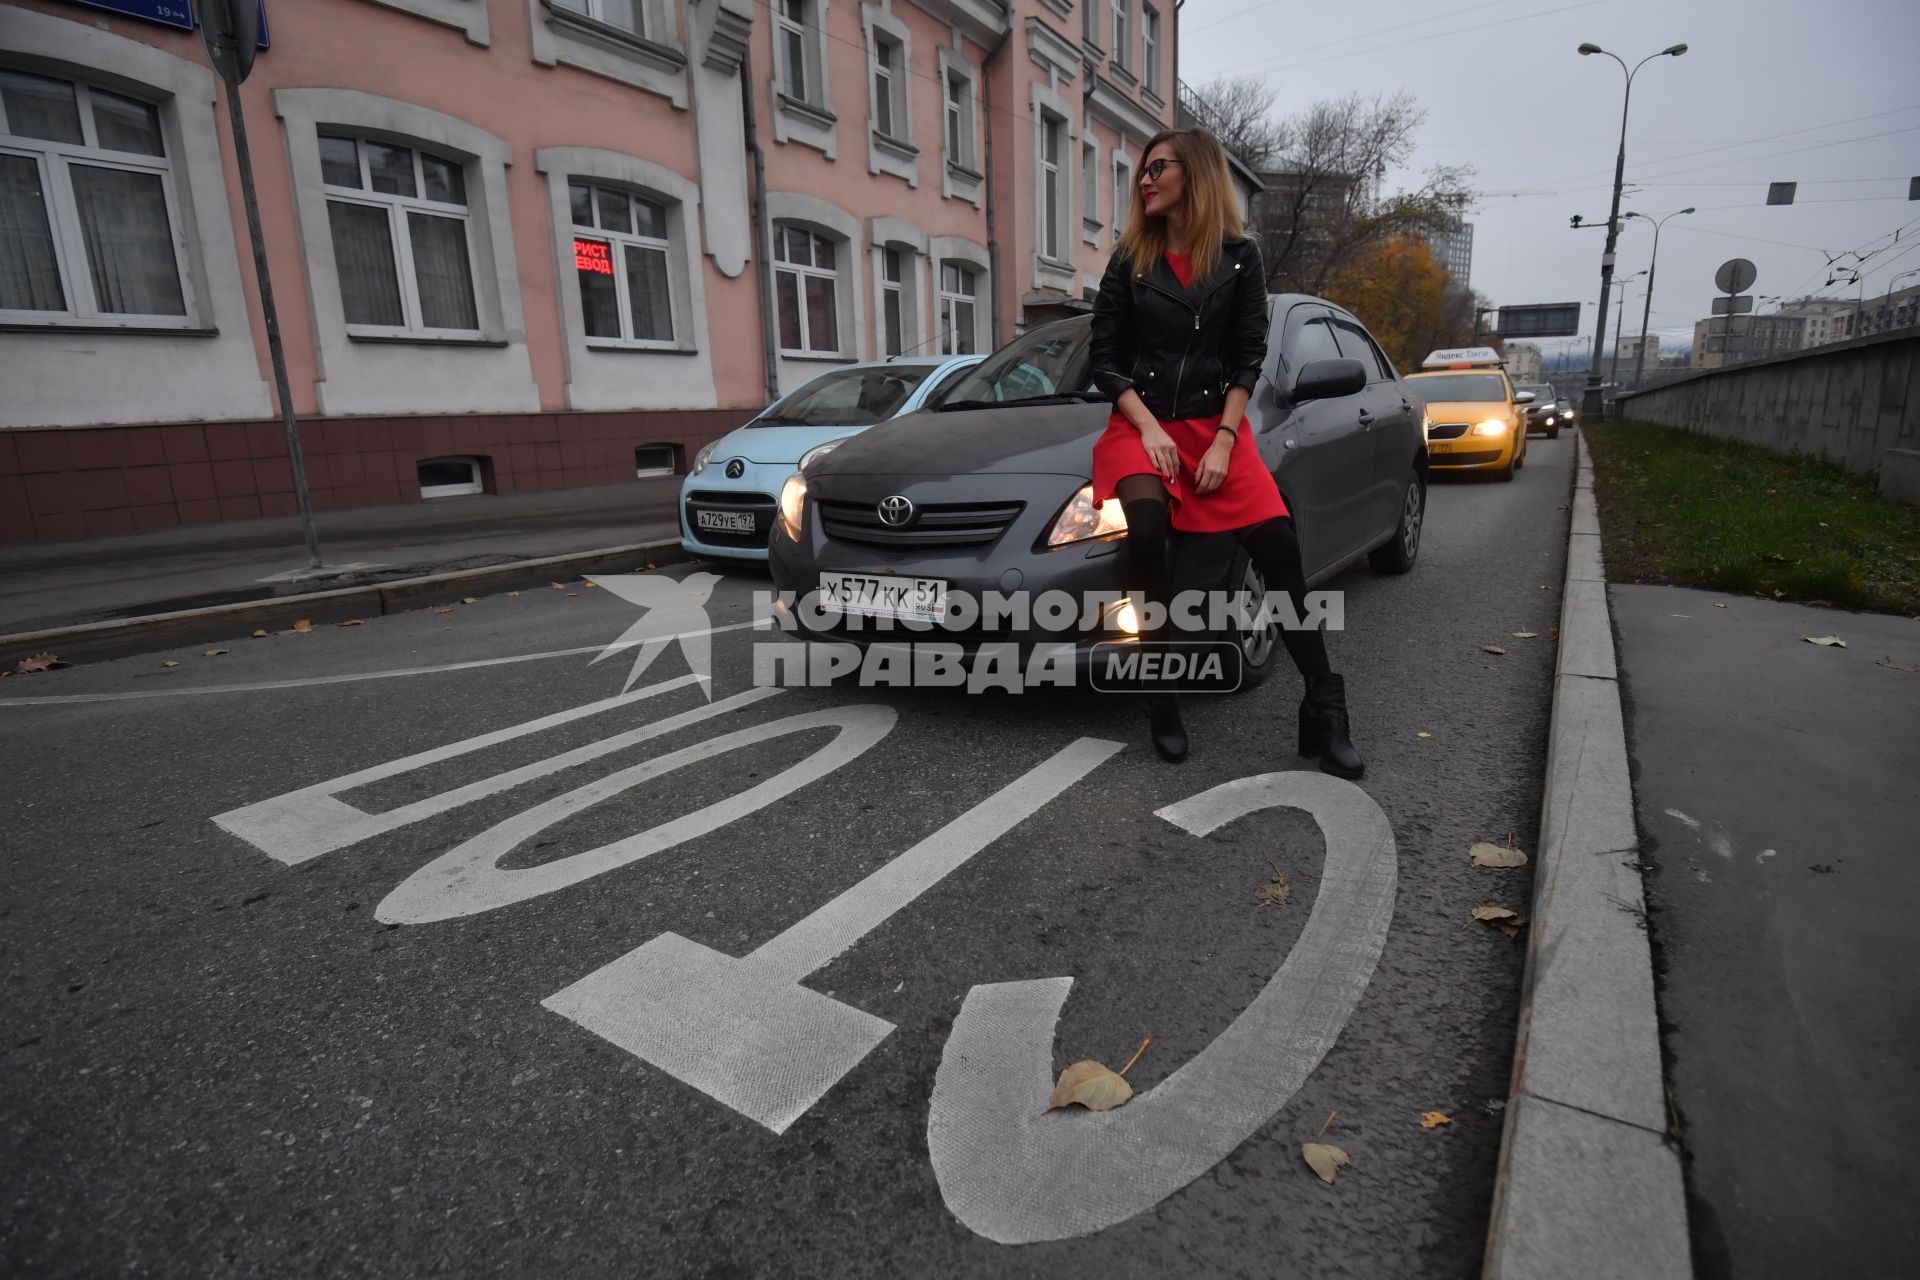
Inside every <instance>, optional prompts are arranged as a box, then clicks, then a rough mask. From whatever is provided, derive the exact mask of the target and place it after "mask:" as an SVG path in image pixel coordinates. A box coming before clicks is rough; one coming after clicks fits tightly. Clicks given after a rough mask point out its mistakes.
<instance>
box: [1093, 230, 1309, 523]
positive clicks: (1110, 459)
mask: <svg viewBox="0 0 1920 1280" xmlns="http://www.w3.org/2000/svg"><path fill="white" fill-rule="evenodd" d="M1167 265H1168V266H1169V267H1172V268H1173V274H1174V276H1175V277H1176V278H1177V279H1178V280H1179V281H1180V283H1181V285H1182V286H1186V285H1188V284H1190V283H1191V282H1192V280H1193V266H1192V264H1191V263H1190V262H1189V261H1188V260H1187V257H1186V255H1185V254H1179V253H1169V254H1168V255H1167ZM1160 427H1161V429H1162V430H1164V431H1165V432H1166V433H1167V434H1168V435H1169V436H1172V437H1173V445H1174V448H1176V449H1177V450H1179V452H1180V471H1179V474H1178V475H1176V476H1175V477H1174V478H1173V482H1172V483H1171V484H1169V485H1167V493H1168V496H1169V498H1170V499H1171V501H1170V503H1169V507H1168V513H1167V516H1168V520H1169V522H1170V523H1171V524H1172V525H1173V527H1174V528H1176V529H1181V530H1185V531H1186V532H1189V533H1218V532H1222V531H1225V530H1229V529H1244V528H1246V527H1247V526H1248V525H1255V524H1259V523H1260V522H1261V521H1262V520H1271V519H1273V518H1274V517H1275V516H1284V515H1286V514H1287V504H1286V503H1285V502H1284V501H1282V500H1281V497H1280V490H1279V488H1278V487H1277V486H1275V484H1274V483H1273V474H1272V473H1271V472H1269V471H1268V470H1267V466H1266V464H1265V463H1264V462H1262V461H1261V460H1260V451H1259V450H1258V449H1257V448H1255V447H1254V444H1253V438H1252V433H1251V432H1250V431H1248V430H1247V426H1246V423H1245V422H1242V423H1241V425H1240V431H1239V435H1238V438H1237V439H1236V440H1235V441H1234V442H1233V453H1232V454H1231V455H1230V456H1229V459H1228V462H1227V476H1226V479H1224V480H1222V481H1221V482H1220V487H1219V488H1218V489H1215V490H1214V491H1213V492H1212V493H1206V494H1202V493H1196V492H1195V491H1194V487H1193V484H1194V481H1193V476H1194V472H1195V471H1197V470H1198V469H1199V467H1200V460H1201V459H1202V458H1203V457H1205V456H1206V453H1207V450H1208V449H1210V448H1212V447H1213V441H1214V437H1215V436H1216V435H1218V434H1219V430H1220V415H1219V414H1217V413H1216V414H1214V415H1213V416H1212V417H1211V418H1181V419H1177V420H1174V421H1171V422H1162V423H1161V424H1160ZM1158 474H1159V473H1158V471H1157V470H1156V469H1155V468H1154V465H1153V461H1152V459H1150V458H1148V457H1147V448H1146V446H1145V445H1143V444H1142V443H1140V432H1139V431H1138V430H1137V429H1135V427H1134V425H1133V424H1132V423H1131V422H1128V421H1127V420H1126V418H1125V417H1124V416H1122V415H1121V413H1120V412H1119V411H1118V410H1115V411H1114V414H1113V416H1112V417H1111V418H1108V419H1107V429H1106V430H1105V431H1103V432H1102V433H1101V434H1100V438H1099V439H1098V440H1096V441H1094V445H1093V499H1094V501H1095V502H1105V501H1106V500H1108V499H1109V498H1112V497H1113V491H1114V489H1115V488H1116V487H1117V486H1118V485H1119V483H1120V481H1121V480H1123V479H1125V478H1126V477H1127V476H1137V475H1158ZM1162 480H1163V481H1164V480H1165V477H1162Z"/></svg>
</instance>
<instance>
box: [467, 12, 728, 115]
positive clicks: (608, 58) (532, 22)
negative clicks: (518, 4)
mask: <svg viewBox="0 0 1920 1280" xmlns="http://www.w3.org/2000/svg"><path fill="white" fill-rule="evenodd" d="M464 2H465V3H469V4H475V5H479V6H480V7H485V6H484V5H482V4H481V0H464ZM582 2H583V3H584V4H585V5H586V8H585V10H584V11H583V10H582V9H579V8H576V7H574V6H573V5H572V4H568V3H564V2H561V0H526V5H527V24H528V32H529V34H530V36H531V38H532V45H533V60H534V61H535V62H538V63H540V64H542V65H543V66H549V67H551V66H555V65H557V64H564V65H566V66H569V67H575V68H578V69H579V70H581V71H590V72H592V73H593V74H594V75H598V76H604V77H606V78H607V79H609V80H617V81H619V82H620V83H621V84H626V85H632V86H633V87H634V88H636V89H644V90H646V91H647V92H649V93H654V94H658V95H659V96H660V97H663V98H665V99H666V100H667V101H669V102H671V103H673V105H674V106H676V107H681V108H685V107H687V106H688V105H689V103H690V99H689V97H688V93H687V51H686V44H685V40H684V37H683V36H682V35H681V34H680V31H679V30H678V13H677V8H678V6H676V5H675V4H674V3H673V2H672V0H634V4H635V7H636V8H637V9H638V10H639V13H640V27H641V29H640V30H639V31H634V30H630V29H629V28H626V27H621V26H615V25H614V24H612V23H610V22H605V21H602V20H601V19H600V18H599V17H597V16H595V15H596V14H597V13H598V12H600V9H599V4H600V0H582Z"/></svg>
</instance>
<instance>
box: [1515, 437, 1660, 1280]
mask: <svg viewBox="0 0 1920 1280" xmlns="http://www.w3.org/2000/svg"><path fill="white" fill-rule="evenodd" d="M1578 445H1579V470H1578V472H1577V474H1576V476H1575V479H1574V492H1573V505H1572V510H1573V516H1572V520H1571V528H1570V531H1569V533H1568V544H1567V577H1566V587H1565V592H1564V595H1563V597H1562V603H1561V611H1560V651H1559V660H1558V665H1557V666H1556V667H1555V670H1554V693H1553V728H1552V731H1551V734H1550V743H1549V748H1548V755H1547V793H1546V799H1545V801H1544V802H1543V803H1542V805H1541V810H1540V849H1539V852H1538V853H1537V855H1536V860H1535V873H1534V891H1533V913H1532V923H1531V924H1529V925H1528V926H1527V927H1528V931H1529V938H1528V947H1527V976H1526V981H1525V985H1524V987H1523V989H1522V992H1521V1001H1520V1027H1519V1035H1518V1040H1517V1043H1516V1045H1515V1048H1514V1060H1513V1082H1512V1086H1511V1089H1510V1092H1509V1096H1508V1099H1507V1113H1506V1127H1505V1131H1504V1132H1503V1133H1502V1135H1501V1142H1500V1168H1499V1173H1498V1176H1497V1179H1496V1181H1495V1183H1494V1194H1493V1214H1492V1220H1491V1221H1490V1222H1489V1224H1488V1227H1487V1256H1486V1264H1485V1267H1484V1269H1483V1271H1482V1276H1483V1277H1484V1280H1561V1278H1563V1277H1564V1278H1565V1280H1604V1278H1607V1277H1620V1278H1621V1280H1686V1278H1687V1277H1691V1276H1692V1274H1693V1265H1692V1258H1691V1251H1690V1247H1689V1243H1688V1237H1687V1212H1686V1188H1685V1183H1684V1181H1683V1180H1682V1177H1681V1170H1680V1156H1679V1153H1678V1152H1677V1151H1676V1150H1675V1149H1674V1147H1673V1146H1672V1145H1671V1144H1670V1143H1669V1142H1668V1140H1667V1133H1668V1119H1667V1107H1666V1085H1665V1080H1664V1077H1663V1075H1662V1071H1661V1063H1660V1030H1659V1022H1658V1014H1657V1011H1656V1009H1655V1004H1654V992H1653V962H1652V956H1651V953H1650V950H1649V946H1648V940H1647V932H1646V907H1645V901H1644V898H1643V897H1642V894H1641V881H1640V856H1639V837H1638V835H1637V833H1636V830H1635V827H1634V816H1633V786H1632V783H1631V781H1630V779H1629V777H1628V773H1627V740H1626V728H1625V724H1624V722H1623V720H1622V718H1621V713H1620V686H1619V670H1618V668H1617V667H1616V666H1615V662H1614V651H1613V626H1612V619H1611V616H1610V614H1609V612H1608V609H1607V595H1606V591H1607V587H1606V573H1605V566H1604V563H1603V561H1602V559H1601V552H1600V526H1599V522H1598V513H1597V511H1596V509H1595V506H1594V498H1593V464H1592V460H1591V459H1590V458H1589V456H1588V454H1587V443H1586V439H1585V433H1584V432H1583V433H1582V434H1581V436H1580V438H1579V440H1578Z"/></svg>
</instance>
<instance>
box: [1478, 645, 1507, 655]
mask: <svg viewBox="0 0 1920 1280" xmlns="http://www.w3.org/2000/svg"><path fill="white" fill-rule="evenodd" d="M1480 652H1482V653H1505V652H1506V650H1505V649H1502V648H1501V647H1500V646H1499V645H1497V644H1483V645H1481V646H1480Z"/></svg>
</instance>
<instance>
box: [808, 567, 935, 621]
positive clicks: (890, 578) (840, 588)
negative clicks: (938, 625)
mask: <svg viewBox="0 0 1920 1280" xmlns="http://www.w3.org/2000/svg"><path fill="white" fill-rule="evenodd" d="M820 607H821V608H822V609H824V610H826V611H827V612H828V613H839V614H846V615H854V616H858V617H862V618H907V619H921V620H923V621H927V622H938V621H939V620H940V619H942V618H944V617H946V615H947V582H946V579H944V578H901V577H896V576H895V575H893V574H870V573H823V574H821V575H820Z"/></svg>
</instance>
